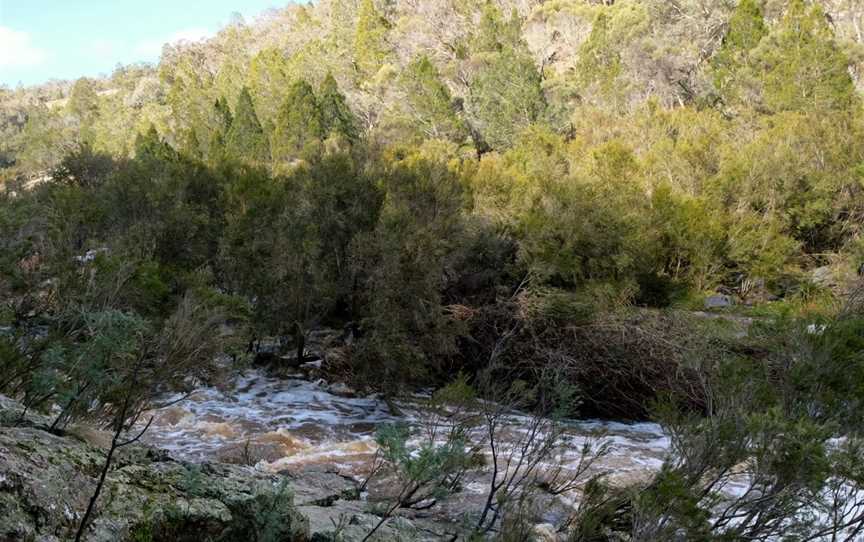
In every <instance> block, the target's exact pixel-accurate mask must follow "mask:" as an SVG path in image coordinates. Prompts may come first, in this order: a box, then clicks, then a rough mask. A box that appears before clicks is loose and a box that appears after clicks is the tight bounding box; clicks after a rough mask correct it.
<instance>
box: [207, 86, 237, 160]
mask: <svg viewBox="0 0 864 542" xmlns="http://www.w3.org/2000/svg"><path fill="white" fill-rule="evenodd" d="M212 117H213V118H212V123H211V124H212V125H211V126H210V144H209V145H208V146H207V151H208V152H207V158H208V160H210V161H211V162H215V161H217V160H219V159H221V158H223V157H224V156H225V142H226V139H227V137H228V132H229V131H230V130H231V124H232V122H233V121H234V118H233V115H232V114H231V108H230V107H228V101H227V100H226V99H225V98H222V97H219V98H217V99H216V102H215V103H214V104H213V113H212Z"/></svg>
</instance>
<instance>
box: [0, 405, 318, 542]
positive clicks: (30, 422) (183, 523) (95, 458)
mask: <svg viewBox="0 0 864 542" xmlns="http://www.w3.org/2000/svg"><path fill="white" fill-rule="evenodd" d="M20 412H22V409H21V407H20V405H17V404H16V403H14V402H13V401H10V400H8V399H7V398H2V397H0V542H7V541H8V542H11V541H16V542H17V541H34V542H49V541H62V540H70V539H71V538H72V537H74V535H75V532H76V530H77V527H78V524H79V523H80V520H81V517H82V515H83V513H84V510H85V509H86V507H87V503H88V501H89V499H90V496H91V495H92V493H93V490H94V488H95V486H96V481H97V479H98V476H99V473H100V470H101V468H102V465H103V462H104V457H105V453H104V451H103V450H102V449H99V448H97V447H94V446H93V445H91V444H89V443H88V442H86V441H85V440H83V439H80V438H76V437H75V436H72V435H63V436H60V435H57V434H53V433H51V432H49V431H48V429H47V427H48V424H47V420H46V419H43V418H41V417H40V416H38V415H32V414H28V415H27V416H24V417H22V416H21V415H20V414H19V413H20ZM84 539H85V540H88V541H93V542H103V541H104V542H109V541H112V542H113V541H124V540H136V541H137V540H148V541H159V540H164V541H168V540H172V541H174V540H178V541H183V540H189V541H192V540H194V541H202V540H213V541H225V542H228V541H238V542H239V541H255V540H280V541H286V542H290V541H303V540H308V539H309V523H308V520H307V519H306V518H305V517H303V516H302V515H301V514H299V512H298V511H297V509H296V507H295V506H294V504H293V494H292V490H291V482H290V480H288V479H287V478H285V477H283V476H277V475H272V474H266V473H262V472H258V471H256V470H254V469H253V468H251V467H244V466H240V465H225V464H201V465H194V464H188V463H183V462H178V461H174V460H173V459H171V458H170V457H168V456H167V455H166V454H164V453H162V452H159V451H157V450H153V449H150V448H146V447H143V446H130V447H129V448H126V449H123V450H122V451H121V452H120V453H119V454H118V455H117V456H116V461H115V463H114V465H113V466H112V468H111V471H110V472H109V474H108V476H107V479H106V483H105V487H104V488H103V490H102V494H101V496H100V498H99V501H98V504H97V507H96V514H95V516H94V519H93V521H92V522H91V525H90V528H89V529H88V531H87V533H86V535H85V537H84Z"/></svg>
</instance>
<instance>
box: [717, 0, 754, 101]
mask: <svg viewBox="0 0 864 542" xmlns="http://www.w3.org/2000/svg"><path fill="white" fill-rule="evenodd" d="M767 35H768V29H767V28H766V27H765V20H764V18H763V16H762V8H761V7H759V4H758V3H757V2H756V0H741V1H740V2H739V3H738V5H737V6H736V7H735V11H734V12H733V13H732V17H730V19H729V28H728V30H727V31H726V35H725V36H723V44H722V45H721V46H720V49H719V50H718V51H717V53H716V54H715V55H714V56H713V57H712V58H711V68H712V70H713V74H714V86H715V87H716V88H717V91H718V92H719V93H720V96H721V97H722V98H723V100H724V101H725V102H726V103H727V104H732V103H735V102H736V101H738V100H747V98H748V97H747V96H746V92H745V90H746V89H745V87H746V86H747V85H748V82H749V83H750V84H752V77H753V72H752V69H753V62H752V60H751V58H750V54H751V52H752V51H753V50H754V49H755V48H756V47H757V46H758V45H759V44H760V42H761V41H762V39H763V38H764V37H765V36H767ZM748 78H749V79H750V81H748Z"/></svg>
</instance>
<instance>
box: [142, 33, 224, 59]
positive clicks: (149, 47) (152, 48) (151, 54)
mask: <svg viewBox="0 0 864 542" xmlns="http://www.w3.org/2000/svg"><path fill="white" fill-rule="evenodd" d="M211 35H212V32H210V31H209V30H207V29H206V28H184V29H183V30H178V31H177V32H174V33H173V34H171V35H170V36H163V37H161V38H154V39H148V40H143V41H140V42H138V43H137V44H135V47H134V49H133V52H134V53H135V54H136V55H139V56H142V57H147V58H155V57H158V56H159V55H160V54H161V53H162V46H163V45H165V44H166V43H176V42H178V41H201V40H203V39H205V38H209V37H210V36H211Z"/></svg>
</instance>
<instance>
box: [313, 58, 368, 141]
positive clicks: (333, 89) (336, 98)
mask: <svg viewBox="0 0 864 542" xmlns="http://www.w3.org/2000/svg"><path fill="white" fill-rule="evenodd" d="M318 97H319V99H318V102H319V104H320V107H321V123H322V129H323V133H324V135H325V136H329V135H331V134H338V135H340V136H342V137H344V138H345V139H347V140H348V141H351V142H354V141H356V140H357V138H358V129H357V118H356V117H355V116H354V113H353V112H352V111H351V108H350V107H348V101H347V100H346V99H345V95H344V94H342V92H340V91H339V85H338V84H337V83H336V79H335V78H334V77H333V75H332V74H330V73H328V74H327V77H325V78H324V82H323V83H321V88H320V89H319V91H318Z"/></svg>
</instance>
